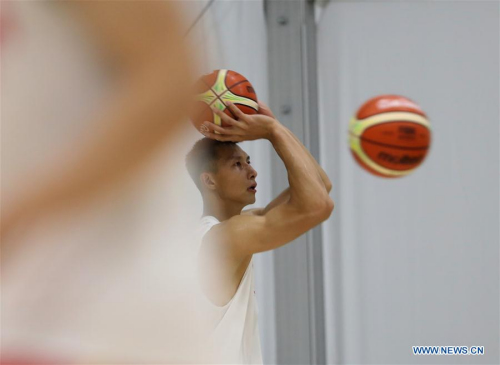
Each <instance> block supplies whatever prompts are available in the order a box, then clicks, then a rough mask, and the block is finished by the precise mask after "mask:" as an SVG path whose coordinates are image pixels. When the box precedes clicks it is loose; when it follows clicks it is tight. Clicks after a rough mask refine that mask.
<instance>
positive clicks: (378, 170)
mask: <svg viewBox="0 0 500 365" xmlns="http://www.w3.org/2000/svg"><path fill="white" fill-rule="evenodd" d="M430 141H431V129H430V124H429V121H428V119H427V116H426V114H425V113H424V111H423V110H422V109H421V108H420V106H418V105H417V104H416V103H415V102H413V101H411V100H410V99H408V98H405V97H403V96H398V95H381V96H377V97H375V98H373V99H370V100H368V101H367V102H366V103H365V104H363V106H361V108H359V110H358V112H357V114H356V116H354V117H353V118H352V119H351V121H350V123H349V144H350V147H351V153H352V155H353V156H354V159H355V160H356V161H357V162H358V164H359V165H360V166H361V167H362V168H364V169H365V170H366V171H368V172H370V173H372V174H374V175H376V176H381V177H387V178H397V177H403V176H406V175H409V174H410V173H411V172H413V171H414V170H415V169H416V168H417V167H418V166H419V165H420V164H421V163H422V162H423V161H424V159H425V157H426V155H427V151H428V150H429V147H430Z"/></svg>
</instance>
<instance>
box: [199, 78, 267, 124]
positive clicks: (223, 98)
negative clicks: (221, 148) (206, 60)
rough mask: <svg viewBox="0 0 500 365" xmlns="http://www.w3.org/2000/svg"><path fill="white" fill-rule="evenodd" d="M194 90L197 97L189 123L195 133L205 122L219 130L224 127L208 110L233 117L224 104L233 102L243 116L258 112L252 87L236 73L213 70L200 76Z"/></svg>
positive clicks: (217, 117)
mask: <svg viewBox="0 0 500 365" xmlns="http://www.w3.org/2000/svg"><path fill="white" fill-rule="evenodd" d="M195 88H196V93H197V98H196V105H195V107H194V112H193V113H192V116H191V121H192V122H193V124H194V126H195V127H196V129H198V130H199V129H200V126H201V124H202V123H203V122H204V121H209V122H212V123H215V124H217V125H221V126H222V127H225V126H226V125H225V123H222V122H221V118H220V117H219V116H218V115H217V114H215V113H214V112H213V111H212V110H211V109H210V107H215V108H217V109H219V110H222V111H223V112H224V113H226V114H227V115H229V116H232V117H233V118H235V116H234V115H232V112H231V111H230V109H228V108H227V107H226V102H227V101H230V102H232V103H233V104H234V105H235V106H237V107H238V109H240V110H241V111H242V112H243V113H245V114H257V112H258V110H259V105H258V104H257V95H256V94H255V90H254V88H253V86H252V84H251V83H250V81H248V80H247V79H246V78H245V77H244V76H242V75H240V74H239V73H237V72H235V71H231V70H215V71H213V72H212V73H210V74H208V75H204V76H203V77H201V78H200V79H199V80H198V82H197V83H196V86H195ZM235 119H236V118H235Z"/></svg>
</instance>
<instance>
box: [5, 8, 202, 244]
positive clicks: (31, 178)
mask: <svg viewBox="0 0 500 365" xmlns="http://www.w3.org/2000/svg"><path fill="white" fill-rule="evenodd" d="M30 4H31V3H30ZM12 5H13V4H12ZM16 5H17V4H16ZM22 6H27V7H28V5H22ZM29 6H33V7H53V9H51V11H60V12H61V15H64V16H67V17H71V18H73V19H72V20H73V21H75V20H79V21H80V23H81V24H82V28H83V29H84V30H85V32H86V33H87V34H88V35H90V37H89V38H90V40H91V41H92V42H91V43H92V44H93V46H94V49H95V50H97V54H98V55H99V56H100V59H101V61H102V62H103V65H104V67H103V70H105V73H106V75H105V76H106V77H108V78H110V79H112V81H113V83H114V85H115V87H116V88H115V90H116V91H115V92H114V94H113V95H112V97H111V99H110V100H107V101H106V102H105V103H104V104H105V107H104V108H105V110H103V111H102V112H101V113H100V117H98V119H99V122H98V123H95V124H92V125H91V127H94V126H95V128H93V129H90V130H85V131H84V134H83V135H82V136H81V138H80V140H79V141H68V146H63V147H68V148H67V150H64V151H61V152H62V153H61V155H66V156H65V160H64V161H58V162H57V163H54V164H52V165H50V166H48V165H44V166H36V167H33V168H36V171H33V170H32V171H30V173H29V174H28V176H23V178H22V179H21V180H22V183H21V184H16V185H17V186H8V187H7V190H6V189H5V188H4V184H3V181H2V195H1V199H2V202H1V203H2V204H1V238H2V246H3V247H5V246H4V244H5V243H6V241H5V240H6V239H7V238H8V236H9V234H10V233H11V232H12V231H13V230H15V229H16V228H19V231H20V232H24V230H25V228H28V227H29V226H30V224H31V223H32V222H33V221H34V220H36V219H37V218H39V217H41V216H43V215H47V214H49V213H51V212H54V211H56V210H58V209H60V208H61V207H64V206H72V205H78V204H80V203H86V201H87V200H89V199H91V198H93V197H95V195H96V194H97V193H105V192H106V191H109V189H112V188H113V186H115V185H116V184H117V183H118V182H120V181H123V180H125V179H127V178H129V177H131V176H132V175H133V173H137V170H138V168H139V167H140V166H141V165H143V163H144V162H145V161H147V160H148V159H149V158H150V157H151V155H152V154H153V153H154V152H155V151H157V150H158V149H159V148H161V147H162V146H164V145H165V144H168V143H169V141H171V140H172V138H174V137H175V136H176V134H177V133H178V132H179V129H180V128H181V125H182V123H181V121H182V120H183V118H184V116H185V115H186V107H187V103H186V101H188V99H189V95H188V94H189V90H188V87H187V85H190V84H191V82H192V81H191V73H192V64H193V62H192V59H193V57H192V55H191V54H190V52H189V51H188V50H187V49H186V48H187V47H186V46H185V42H184V40H183V37H182V30H183V29H181V20H180V19H181V18H180V17H179V14H177V11H176V9H175V6H176V5H175V3H174V2H170V1H130V2H118V1H116V2H115V1H76V2H64V3H59V2H57V3H55V2H54V3H52V2H40V3H38V4H35V3H33V5H29ZM70 15H71V16H70ZM11 41H13V42H14V41H18V42H20V43H23V39H19V40H16V39H13V38H12V39H11ZM47 44H50V39H47ZM25 46H26V45H25ZM37 46H39V47H42V46H43V45H37ZM20 47H22V44H21V46H20ZM8 52H9V48H8V47H3V49H2V59H3V58H4V54H5V53H8ZM2 62H3V60H2ZM2 71H3V70H2ZM47 71H52V72H57V70H47ZM56 75H57V74H56ZM58 76H59V75H58ZM37 86H38V88H39V92H44V90H43V89H44V88H45V87H47V86H48V85H46V86H44V85H37ZM79 86H80V85H78V84H76V85H73V87H74V88H78V87H79ZM8 92H9V90H5V89H2V97H3V96H4V94H5V93H8ZM21 102H22V101H21ZM30 102H32V101H30V100H25V101H24V108H30ZM61 102H64V101H63V100H61ZM76 117H77V115H76V114H75V118H76ZM46 122H47V120H44V117H43V116H40V117H39V119H38V120H36V121H34V123H39V124H41V125H44V124H46ZM68 122H71V121H68ZM2 124H4V123H2ZM50 132H53V133H58V131H50ZM4 138H12V137H11V136H5V135H3V136H2V139H4ZM75 142H77V143H75ZM70 143H71V146H70V145H69V144H70ZM26 147H28V146H26ZM2 158H4V156H2ZM2 162H3V161H2ZM3 165H4V164H3V163H2V166H3ZM9 174H10V171H9V170H5V169H4V168H3V169H2V176H3V177H2V180H3V179H4V178H5V175H9ZM7 178H8V179H10V178H12V176H7ZM106 189H108V190H106ZM20 225H22V227H20ZM7 242H8V241H7Z"/></svg>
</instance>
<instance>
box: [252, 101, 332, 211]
mask: <svg viewBox="0 0 500 365" xmlns="http://www.w3.org/2000/svg"><path fill="white" fill-rule="evenodd" d="M259 112H260V113H261V114H263V115H267V116H269V117H271V118H274V119H276V117H275V116H274V114H273V112H272V111H271V109H270V108H269V107H268V106H267V105H266V104H264V103H263V102H261V101H259ZM287 131H288V132H289V133H290V135H291V136H292V137H293V138H295V140H296V141H297V142H298V143H300V145H301V146H302V149H303V150H304V151H305V152H306V153H307V155H308V156H309V160H310V162H311V163H312V164H313V165H314V166H315V167H316V170H317V171H318V174H319V175H320V177H321V180H322V181H323V184H325V188H326V191H327V192H328V193H329V192H330V191H331V190H332V183H331V181H330V179H329V178H328V175H327V174H326V173H325V171H324V170H323V168H322V167H321V166H320V165H319V164H318V162H317V161H316V159H315V158H314V157H313V156H312V155H311V153H310V152H309V150H308V149H307V148H306V147H305V146H304V145H303V144H302V142H300V140H299V139H298V138H297V136H296V135H294V134H293V133H292V132H291V131H290V130H288V129H287ZM289 199H290V188H289V187H288V188H286V189H285V190H283V191H282V192H281V194H279V195H278V196H277V197H276V198H275V199H274V200H272V201H271V202H270V203H269V204H268V205H267V206H266V207H265V208H253V209H248V210H244V211H243V212H242V214H250V215H264V214H266V213H267V212H269V211H270V210H271V209H273V208H274V207H276V206H278V205H280V204H283V203H286V202H287V201H288V200H289Z"/></svg>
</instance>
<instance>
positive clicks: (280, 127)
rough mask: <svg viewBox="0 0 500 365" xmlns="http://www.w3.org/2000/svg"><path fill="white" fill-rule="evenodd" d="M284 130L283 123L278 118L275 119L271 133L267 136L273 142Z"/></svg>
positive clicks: (270, 129) (270, 128)
mask: <svg viewBox="0 0 500 365" xmlns="http://www.w3.org/2000/svg"><path fill="white" fill-rule="evenodd" d="M282 131H283V125H282V124H281V123H280V122H279V121H278V120H277V119H275V120H274V121H273V122H272V124H271V126H270V127H269V134H268V137H267V139H268V140H269V142H271V143H273V141H274V140H275V139H276V138H277V137H278V136H279V134H280V133H281V132H282Z"/></svg>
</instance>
